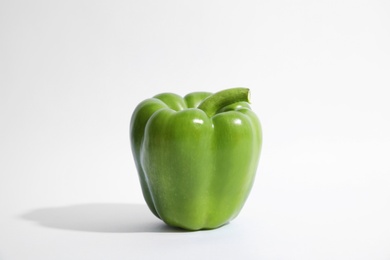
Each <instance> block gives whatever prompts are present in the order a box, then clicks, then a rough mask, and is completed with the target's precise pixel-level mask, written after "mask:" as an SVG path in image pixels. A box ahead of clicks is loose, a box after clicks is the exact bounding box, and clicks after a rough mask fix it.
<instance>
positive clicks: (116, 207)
mask: <svg viewBox="0 0 390 260" xmlns="http://www.w3.org/2000/svg"><path fill="white" fill-rule="evenodd" d="M21 218H22V219H24V220H29V221H34V222H36V223H38V224H39V225H41V226H44V227H49V228H55V229H63V230H73V231H84V232H99V233H137V232H160V233H162V232H185V231H184V230H182V229H178V228H174V227H170V226H167V225H165V224H164V223H163V222H162V221H161V220H159V219H158V218H156V217H155V216H154V215H153V214H152V213H151V212H150V211H149V209H148V207H147V206H146V205H142V204H117V203H90V204H77V205H70V206H64V207H52V208H40V209H35V210H32V211H29V212H27V213H25V214H23V215H21Z"/></svg>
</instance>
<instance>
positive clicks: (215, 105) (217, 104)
mask: <svg viewBox="0 0 390 260" xmlns="http://www.w3.org/2000/svg"><path fill="white" fill-rule="evenodd" d="M249 98H250V91H249V89H248V88H230V89H225V90H222V91H219V92H216V93H215V94H213V95H211V96H209V97H208V98H206V99H205V100H203V101H202V103H200V104H199V106H198V109H201V110H203V111H204V112H205V113H206V115H207V116H208V117H212V116H214V115H215V114H216V113H217V112H218V110H220V109H221V108H223V107H226V106H227V105H230V104H234V103H236V102H242V101H244V102H248V103H249Z"/></svg>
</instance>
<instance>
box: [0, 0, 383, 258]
mask: <svg viewBox="0 0 390 260" xmlns="http://www.w3.org/2000/svg"><path fill="white" fill-rule="evenodd" d="M389 14H390V2H389V1H385V0H383V1H379V0H378V1H377V0H364V1H360V0H350V1H343V0H342V1H329V0H323V1H287V0H285V1H206V0H205V1H183V0H181V1H179V0H177V1H172V0H168V1H132V0H127V1H124V0H114V1H106V0H98V1H92V0H81V1H80V0H77V1H76V0H71V1H48V0H37V1H27V0H12V1H11V0H1V1H0V126H1V128H0V160H1V162H0V259H1V260H15V259H17V260H19V259H39V260H45V259H56V260H58V259H299V260H302V259H343V260H344V259H356V260H357V259H367V260H376V259H378V260H379V259H383V260H385V259H386V260H389V259H390V221H389V219H390V163H389V155H390V149H389V147H390V137H389V133H390V105H389V102H388V100H389V97H390V96H389V86H390V77H389V76H390V73H389V72H390V48H389V46H390V15H389ZM238 86H241V87H249V88H251V90H252V102H253V104H252V108H253V110H255V112H256V113H257V114H258V116H259V118H260V120H261V122H262V125H263V132H264V143H263V151H262V155H261V161H260V166H259V169H258V173H257V178H256V182H255V184H254V186H253V189H252V193H251V195H250V197H249V199H248V201H247V203H246V205H245V207H244V209H243V210H242V212H241V214H240V215H239V216H238V218H236V219H235V220H234V221H232V222H231V223H230V224H229V225H226V226H224V227H222V228H220V229H217V230H213V231H200V232H180V231H179V230H175V229H170V228H167V227H166V226H165V225H164V224H162V222H161V221H159V220H158V219H156V218H155V217H154V216H153V215H152V214H151V213H150V212H149V211H148V209H147V208H146V206H145V204H144V201H143V198H142V194H141V190H140V187H139V183H138V177H137V173H136V170H135V166H134V163H133V159H132V155H131V150H130V143H129V138H128V127H129V121H130V117H131V114H132V111H133V109H134V108H135V106H136V105H137V104H138V103H139V102H140V101H142V100H144V99H146V98H149V97H151V96H153V95H155V94H158V93H161V92H174V93H178V94H180V95H185V94H187V93H189V92H192V91H212V92H215V91H218V90H221V89H225V88H231V87H238Z"/></svg>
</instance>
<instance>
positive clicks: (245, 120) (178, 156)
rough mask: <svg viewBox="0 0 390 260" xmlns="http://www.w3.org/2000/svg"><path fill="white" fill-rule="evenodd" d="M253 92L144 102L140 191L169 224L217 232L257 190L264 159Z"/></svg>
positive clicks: (136, 124) (137, 115)
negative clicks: (252, 105) (253, 189)
mask: <svg viewBox="0 0 390 260" xmlns="http://www.w3.org/2000/svg"><path fill="white" fill-rule="evenodd" d="M248 103H249V89H245V88H234V89H227V90H223V91H220V92H217V93H215V94H211V93H207V92H195V93H190V94H188V95H186V96H185V97H184V98H183V97H181V96H179V95H176V94H172V93H163V94H160V95H157V96H154V97H153V98H150V99H147V100H145V101H143V102H141V103H140V104H139V105H138V106H137V107H136V109H135V111H134V113H133V115H132V118H131V124H130V140H131V147H132V152H133V157H134V160H135V164H136V167H137V170H138V174H139V179H140V183H141V187H142V192H143V195H144V198H145V201H146V203H147V205H148V206H149V208H150V210H151V211H152V212H153V213H154V215H156V216H157V217H158V218H160V219H162V220H163V221H164V222H165V223H166V224H168V225H171V226H176V227H181V228H184V229H187V230H199V229H214V228H217V227H220V226H222V225H224V224H226V223H228V222H229V221H230V220H232V219H234V218H235V217H236V216H237V215H238V213H239V212H240V210H241V208H242V207H243V205H244V203H245V201H246V198H247V197H248V195H249V192H250V190H251V187H252V184H253V181H254V178H255V174H256V170H257V165H258V161H259V156H260V150H261V143H262V133H261V125H260V122H259V120H258V118H257V116H256V115H255V113H254V112H253V111H252V110H251V109H250V106H249V104H248Z"/></svg>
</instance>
